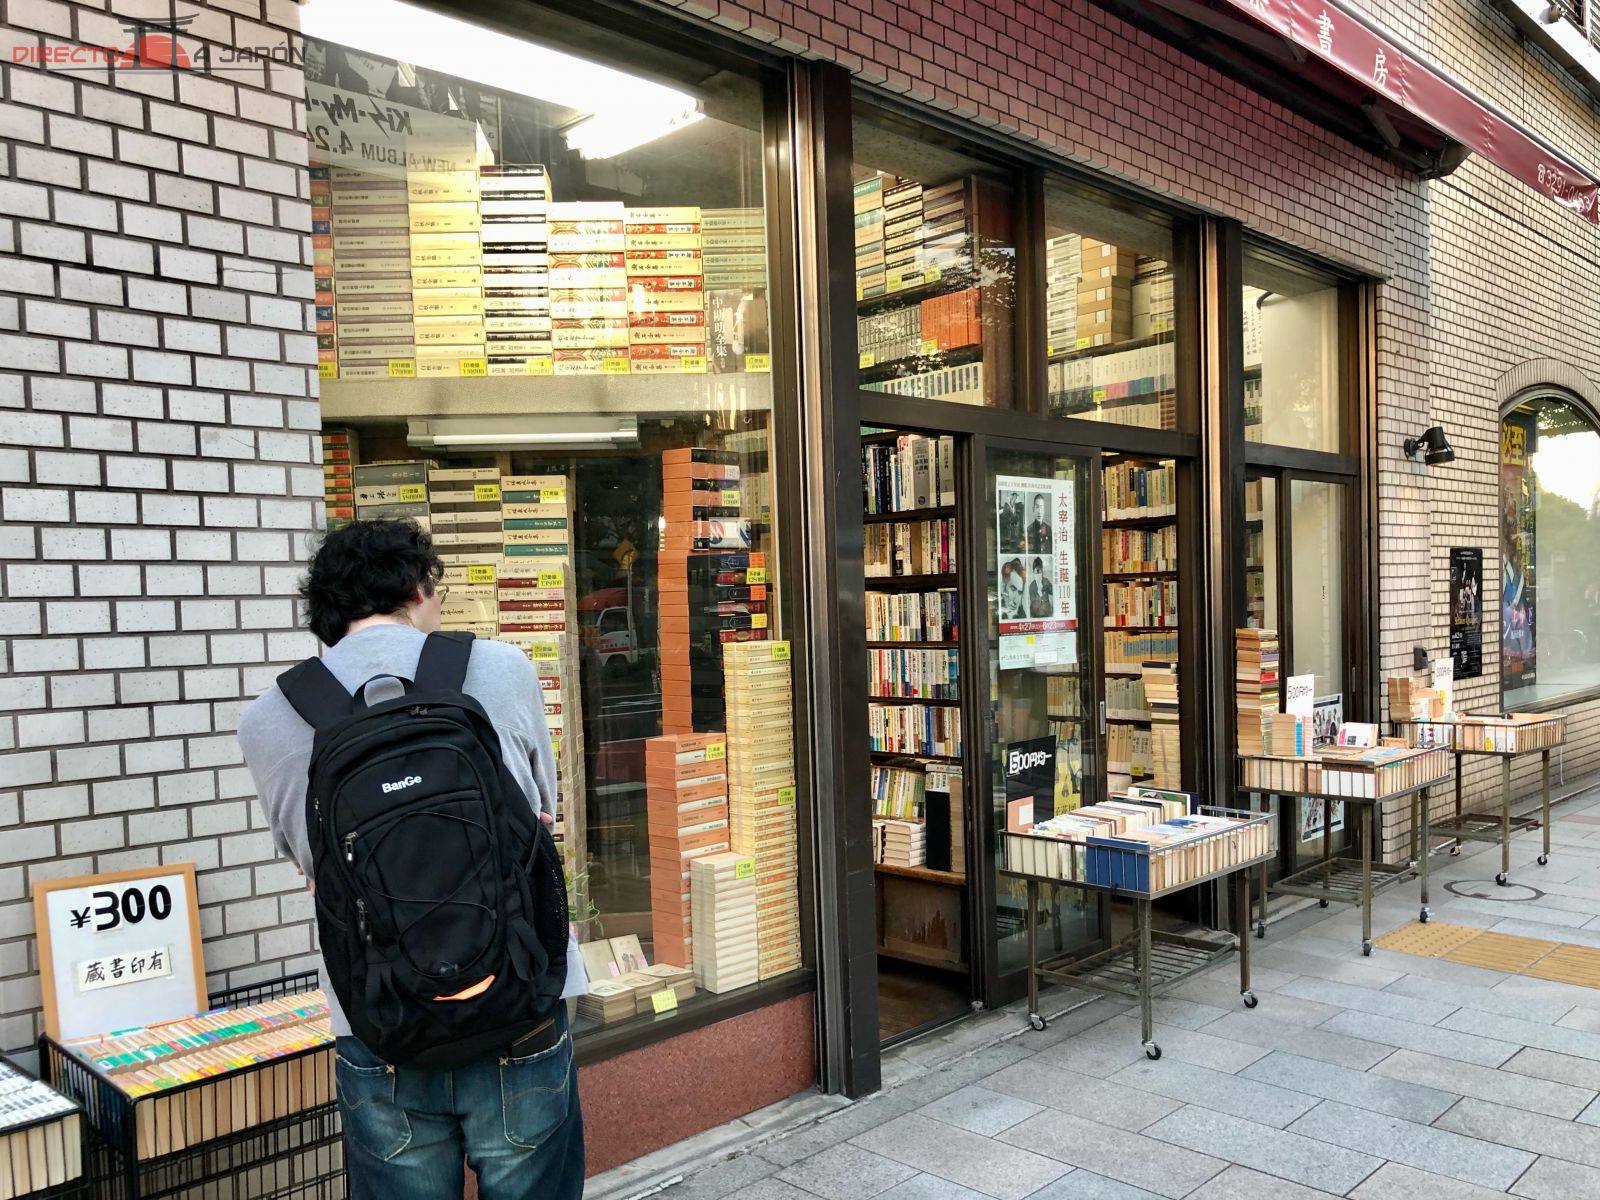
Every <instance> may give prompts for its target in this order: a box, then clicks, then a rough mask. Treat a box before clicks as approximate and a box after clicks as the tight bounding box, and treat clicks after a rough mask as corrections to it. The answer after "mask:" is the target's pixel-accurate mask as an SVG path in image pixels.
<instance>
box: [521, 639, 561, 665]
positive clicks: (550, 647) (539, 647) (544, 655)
mask: <svg viewBox="0 0 1600 1200" xmlns="http://www.w3.org/2000/svg"><path fill="white" fill-rule="evenodd" d="M528 657H529V658H531V659H533V660H534V661H535V662H554V661H555V660H556V659H558V658H560V657H561V647H560V646H559V645H557V644H556V643H555V642H535V643H534V644H533V645H532V646H530V647H529V648H528Z"/></svg>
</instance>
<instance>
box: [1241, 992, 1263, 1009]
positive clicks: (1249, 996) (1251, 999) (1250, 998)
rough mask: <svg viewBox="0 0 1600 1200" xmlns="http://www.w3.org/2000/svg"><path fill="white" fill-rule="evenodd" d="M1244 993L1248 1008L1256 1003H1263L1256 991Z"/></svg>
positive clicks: (1245, 1004) (1245, 1003)
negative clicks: (1257, 996)
mask: <svg viewBox="0 0 1600 1200" xmlns="http://www.w3.org/2000/svg"><path fill="white" fill-rule="evenodd" d="M1242 995H1243V996H1244V1006H1245V1007H1246V1008H1254V1007H1255V1006H1256V1005H1258V1004H1260V1003H1261V1001H1260V1000H1258V999H1257V998H1256V994H1255V993H1254V992H1244V993H1242Z"/></svg>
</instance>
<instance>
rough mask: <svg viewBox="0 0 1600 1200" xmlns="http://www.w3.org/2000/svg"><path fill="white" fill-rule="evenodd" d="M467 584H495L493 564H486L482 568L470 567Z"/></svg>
mask: <svg viewBox="0 0 1600 1200" xmlns="http://www.w3.org/2000/svg"><path fill="white" fill-rule="evenodd" d="M467 582H468V583H493V582H494V566H493V564H491V563H485V564H483V565H481V566H476V567H468V568H467Z"/></svg>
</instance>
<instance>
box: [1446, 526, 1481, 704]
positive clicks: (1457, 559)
mask: <svg viewBox="0 0 1600 1200" xmlns="http://www.w3.org/2000/svg"><path fill="white" fill-rule="evenodd" d="M1450 657H1451V659H1452V660H1453V661H1454V663H1455V678H1457V679H1477V678H1478V677H1479V676H1480V675H1482V674H1483V551H1482V550H1480V549H1479V548H1478V547H1476V546H1455V547H1452V548H1451V550H1450Z"/></svg>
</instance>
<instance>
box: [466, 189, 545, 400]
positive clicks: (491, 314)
mask: <svg viewBox="0 0 1600 1200" xmlns="http://www.w3.org/2000/svg"><path fill="white" fill-rule="evenodd" d="M478 192H479V201H478V207H479V210H480V212H481V213H482V217H483V225H482V229H483V329H484V341H485V350H486V352H487V354H488V364H487V367H488V374H490V375H548V374H550V373H551V371H552V369H553V367H552V357H551V356H552V353H553V347H554V345H555V343H554V341H553V340H552V339H553V334H552V327H553V323H552V321H551V316H550V269H549V268H550V227H549V217H550V177H549V174H548V173H547V172H546V171H545V168H544V167H543V166H540V165H539V164H537V163H528V164H514V163H502V164H500V165H499V166H482V167H479V168H478ZM463 286H465V284H463Z"/></svg>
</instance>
